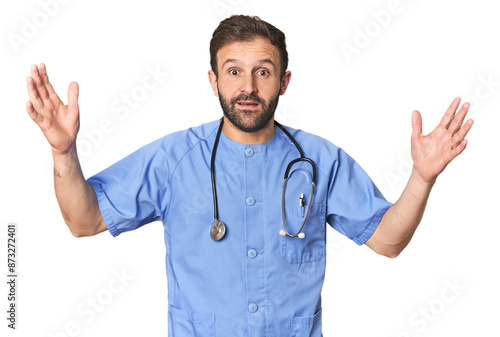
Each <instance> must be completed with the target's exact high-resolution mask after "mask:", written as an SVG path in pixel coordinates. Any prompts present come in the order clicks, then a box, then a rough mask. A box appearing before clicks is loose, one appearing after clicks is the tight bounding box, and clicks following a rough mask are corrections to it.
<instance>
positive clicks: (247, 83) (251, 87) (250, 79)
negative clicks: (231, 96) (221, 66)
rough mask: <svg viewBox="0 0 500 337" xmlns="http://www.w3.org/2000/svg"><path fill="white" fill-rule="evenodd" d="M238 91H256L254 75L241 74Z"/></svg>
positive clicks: (250, 92)
mask: <svg viewBox="0 0 500 337" xmlns="http://www.w3.org/2000/svg"><path fill="white" fill-rule="evenodd" d="M241 81H242V82H241V87H240V91H241V92H244V93H246V94H255V93H257V83H256V81H255V77H254V76H253V74H251V73H250V74H246V75H245V76H243V78H242V80H241Z"/></svg>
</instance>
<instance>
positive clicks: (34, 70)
mask: <svg viewBox="0 0 500 337" xmlns="http://www.w3.org/2000/svg"><path fill="white" fill-rule="evenodd" d="M31 77H32V78H33V82H34V83H35V88H36V90H37V92H38V95H39V96H40V98H41V99H42V100H44V101H45V100H47V99H48V98H49V93H48V92H47V89H45V86H44V85H43V81H42V77H41V76H40V72H39V71H38V67H37V66H36V65H34V64H33V65H32V66H31Z"/></svg>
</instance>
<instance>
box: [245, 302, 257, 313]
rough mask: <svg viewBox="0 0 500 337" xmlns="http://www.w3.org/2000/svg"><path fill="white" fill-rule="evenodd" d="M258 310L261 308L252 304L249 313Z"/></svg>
mask: <svg viewBox="0 0 500 337" xmlns="http://www.w3.org/2000/svg"><path fill="white" fill-rule="evenodd" d="M258 308H259V307H258V306H257V304H255V303H252V304H250V305H249V306H248V311H250V312H256V311H257V309H258Z"/></svg>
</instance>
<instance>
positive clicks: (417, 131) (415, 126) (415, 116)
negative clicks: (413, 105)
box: [411, 110, 422, 139]
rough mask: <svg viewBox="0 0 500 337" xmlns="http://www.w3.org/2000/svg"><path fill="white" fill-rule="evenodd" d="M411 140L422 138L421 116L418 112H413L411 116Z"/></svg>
mask: <svg viewBox="0 0 500 337" xmlns="http://www.w3.org/2000/svg"><path fill="white" fill-rule="evenodd" d="M411 129H412V132H411V138H413V139H415V138H419V137H420V136H422V115H421V114H420V112H419V111H418V110H414V111H413V113H412V115H411Z"/></svg>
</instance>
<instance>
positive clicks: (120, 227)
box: [87, 141, 170, 236]
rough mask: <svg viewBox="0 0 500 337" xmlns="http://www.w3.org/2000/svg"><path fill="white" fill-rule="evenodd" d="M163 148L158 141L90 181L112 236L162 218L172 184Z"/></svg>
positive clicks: (91, 178)
mask: <svg viewBox="0 0 500 337" xmlns="http://www.w3.org/2000/svg"><path fill="white" fill-rule="evenodd" d="M160 144H161V143H160V142H159V141H156V142H154V143H151V144H149V145H146V146H145V147H143V148H141V149H139V150H137V151H135V152H134V153H132V154H130V155H129V156H127V157H125V158H123V159H122V160H120V161H118V162H117V163H115V164H113V165H112V166H110V167H108V168H107V169H105V170H104V171H102V172H100V173H98V174H96V175H94V176H92V177H90V178H89V179H88V180H87V181H88V182H89V184H90V185H91V186H92V187H93V188H94V191H95V193H96V196H97V201H98V203H99V209H100V210H101V214H102V217H103V218H104V222H105V223H106V226H107V227H108V230H109V232H110V233H111V235H113V236H117V235H119V234H121V233H123V232H128V231H131V230H134V229H137V228H139V227H141V226H143V225H145V224H147V223H150V222H153V221H156V220H161V219H162V218H163V216H164V214H165V210H166V209H167V207H168V196H169V193H170V182H169V175H168V172H169V167H168V162H167V160H166V156H165V155H164V152H165V151H164V150H163V149H162V148H161V146H160Z"/></svg>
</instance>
